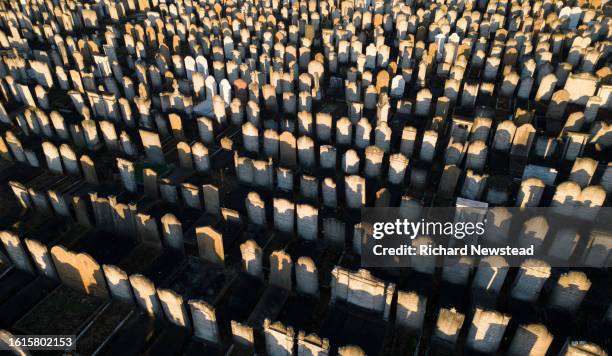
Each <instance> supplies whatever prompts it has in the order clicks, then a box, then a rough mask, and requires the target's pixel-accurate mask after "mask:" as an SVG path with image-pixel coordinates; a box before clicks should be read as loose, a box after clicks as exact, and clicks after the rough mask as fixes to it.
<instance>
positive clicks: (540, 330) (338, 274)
mask: <svg viewBox="0 0 612 356" xmlns="http://www.w3.org/2000/svg"><path fill="white" fill-rule="evenodd" d="M249 243H252V242H249ZM247 244H248V243H247ZM277 252H278V251H276V252H274V253H272V255H271V261H272V260H273V259H272V258H273V257H276V254H277ZM271 263H272V262H271ZM271 267H272V265H271ZM272 271H273V270H271V273H272ZM296 273H297V272H296ZM484 273H489V271H487V272H484ZM534 273H535V274H536V275H537V277H544V278H543V280H544V281H545V280H546V277H547V276H548V275H549V274H550V267H548V268H547V267H545V266H543V265H540V264H538V263H535V262H534V263H533V266H532V265H529V266H527V265H524V266H523V267H521V270H520V272H519V276H518V277H517V280H516V282H515V284H514V288H513V291H512V294H513V296H514V297H515V298H519V299H521V300H527V299H529V300H532V299H533V297H534V294H533V291H536V292H537V293H539V288H541V287H542V285H543V282H541V281H540V282H541V283H537V286H536V287H533V286H532V283H533V281H531V279H532V278H531V277H532V276H533V275H534ZM547 273H548V274H547ZM476 279H478V276H477V277H476ZM540 279H542V278H540ZM270 280H271V283H272V274H271V275H270ZM585 280H586V282H585ZM576 281H578V282H580V283H582V284H584V283H587V284H588V286H590V282H589V281H588V279H586V276H584V274H583V273H582V272H570V273H568V274H565V275H562V276H561V278H560V280H559V282H558V285H557V287H556V288H555V290H554V291H553V294H552V296H551V304H552V305H554V306H555V307H556V308H559V309H560V310H566V309H565V308H566V306H567V305H570V304H571V305H572V307H573V306H574V305H575V304H576V303H577V305H578V306H579V305H580V302H581V301H582V298H583V297H584V293H586V291H584V292H583V293H580V294H579V295H578V296H574V295H572V294H568V292H567V291H566V290H567V288H566V286H567V285H570V284H567V283H575V282H576ZM582 284H581V285H582ZM588 286H587V289H588ZM331 288H332V290H331V302H332V303H333V302H335V301H337V300H344V301H348V302H349V303H351V304H355V305H357V306H359V307H363V308H366V309H370V310H372V311H374V312H378V313H381V315H382V317H383V318H384V319H388V318H389V311H390V308H391V303H392V299H393V297H394V293H395V286H394V285H393V284H387V283H385V282H384V281H381V280H379V279H377V278H376V277H373V276H372V275H371V274H370V273H369V272H368V271H367V270H359V271H355V272H353V271H350V270H346V269H343V268H341V267H336V268H334V270H333V271H332V283H331ZM581 292H582V291H581ZM537 293H536V295H535V298H536V299H537ZM365 294H367V296H364V295H365ZM360 297H361V298H360ZM568 298H569V299H570V301H569V302H567V301H566V300H565V299H568ZM396 300H397V306H396V318H395V325H397V326H399V327H401V328H405V329H407V330H410V331H412V332H416V333H420V332H422V328H423V323H424V318H425V312H426V311H425V309H426V304H427V298H426V297H425V296H422V295H419V294H417V293H415V292H410V291H408V292H407V291H401V290H398V291H397V299H396ZM555 303H557V304H555ZM572 310H573V311H575V308H574V309H572ZM609 314H610V312H608V315H606V318H610V315H609ZM510 318H511V317H510V316H509V315H505V314H503V313H500V312H497V311H494V310H485V309H481V308H480V307H476V309H475V313H474V316H473V319H472V323H471V326H470V330H469V331H468V334H467V338H468V339H467V344H466V346H467V347H468V348H470V349H472V350H475V351H478V352H485V353H488V352H495V351H496V350H497V349H498V348H499V345H500V343H501V340H502V338H503V336H504V333H505V330H506V326H507V325H508V322H509V320H510ZM464 320H465V315H463V314H461V313H459V312H457V311H456V310H455V309H445V308H442V309H440V310H439V312H438V317H437V321H436V328H435V330H434V334H433V340H435V341H436V342H438V343H442V344H443V345H444V346H445V347H447V348H450V349H453V348H454V346H455V344H456V342H457V340H458V337H459V333H460V331H461V328H462V326H463V322H464ZM490 329H493V330H494V332H493V333H489V332H487V336H486V338H482V337H479V336H478V335H480V334H479V330H490ZM264 333H266V346H267V351H268V353H270V354H281V351H282V354H287V353H289V354H291V350H293V347H294V342H295V339H294V338H295V334H294V332H293V329H292V328H290V327H285V326H284V325H282V323H280V322H276V323H270V322H268V321H267V322H266V323H265V324H264ZM268 333H270V334H271V335H268ZM534 335H535V336H536V339H537V340H536V342H527V340H532V339H531V338H533V336H534ZM268 337H270V338H273V340H277V341H278V340H283V342H282V343H278V342H274V343H273V342H270V341H271V340H268ZM526 338H529V339H527V340H526ZM552 339H553V335H552V334H550V333H549V332H548V330H547V329H546V327H545V326H544V325H541V324H529V325H521V326H519V329H518V331H517V332H515V334H514V337H513V340H512V342H511V344H510V347H509V349H508V352H509V353H510V354H512V355H521V354H525V353H531V354H537V355H544V354H545V353H546V351H547V349H548V348H549V346H550V344H551V343H552ZM298 342H299V341H298ZM319 345H320V344H319ZM298 347H299V346H298ZM278 348H280V350H279V349H278ZM283 350H284V351H283Z"/></svg>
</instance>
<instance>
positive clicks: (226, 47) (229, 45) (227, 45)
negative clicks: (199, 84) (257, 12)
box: [141, 11, 594, 55]
mask: <svg viewBox="0 0 612 356" xmlns="http://www.w3.org/2000/svg"><path fill="white" fill-rule="evenodd" d="M591 12H592V11H591ZM591 12H589V13H590V14H591ZM593 16H594V15H593V14H591V15H590V16H589V18H592V17H593ZM386 18H387V19H389V20H390V21H393V20H394V19H395V17H391V16H386ZM572 18H575V15H574V17H572ZM476 20H478V19H476ZM387 22H388V21H387ZM572 22H575V21H572ZM179 24H180V25H179V26H181V25H182V24H181V23H180V22H179ZM385 25H387V24H385ZM290 30H296V28H295V27H293V28H290ZM141 32H142V34H143V36H144V31H141ZM179 33H180V34H183V39H184V34H185V32H184V31H181V32H179ZM349 33H351V32H350V31H349ZM434 33H435V31H434ZM147 34H148V32H147ZM265 34H266V33H264V36H263V37H264V38H263V39H262V40H264V42H266V39H269V42H271V37H272V36H271V34H270V33H267V34H269V35H268V36H267V38H265V37H266V36H265ZM259 35H260V36H261V33H259ZM190 36H191V34H190ZM289 38H290V39H292V38H295V34H294V35H293V36H292V35H290V36H289ZM223 44H224V50H226V52H228V51H230V50H231V48H232V47H233V43H232V42H230V41H225V40H224V43H223ZM222 54H223V50H221V55H222Z"/></svg>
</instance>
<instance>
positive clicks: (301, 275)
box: [1, 217, 612, 347]
mask: <svg viewBox="0 0 612 356" xmlns="http://www.w3.org/2000/svg"><path fill="white" fill-rule="evenodd" d="M167 220H172V219H171V217H169V218H168V219H167ZM166 225H168V224H166ZM197 234H198V245H199V247H200V253H201V254H202V250H204V253H205V254H206V255H207V257H206V259H208V260H215V259H216V261H212V262H216V263H219V262H221V261H220V260H219V256H223V252H222V251H219V250H218V248H219V247H221V248H222V241H221V238H220V235H219V234H218V233H217V232H215V231H214V229H212V228H210V227H203V228H199V229H198V231H197ZM1 236H2V241H3V244H4V245H5V248H6V250H7V252H8V253H9V256H10V258H11V260H12V261H13V263H15V265H17V267H18V268H20V269H23V270H26V271H30V272H32V271H33V270H34V268H37V269H39V271H40V273H43V274H45V275H47V276H48V277H50V278H57V274H58V272H59V271H60V270H61V271H62V272H60V273H59V274H60V279H61V280H62V281H63V282H64V283H66V284H68V285H71V286H73V287H76V288H77V289H80V290H84V291H85V292H86V293H89V294H93V295H98V296H104V294H105V293H107V291H106V289H105V288H101V287H100V286H101V285H103V282H104V280H103V277H102V276H100V275H99V274H96V273H95V272H96V270H97V271H99V270H100V269H99V266H98V265H97V264H96V263H95V261H93V260H92V259H91V257H89V256H87V255H85V254H74V253H71V252H69V251H67V250H65V249H63V248H61V247H59V246H57V247H54V248H52V249H51V255H49V251H48V250H47V248H46V246H44V245H42V244H40V243H38V242H37V241H35V240H26V242H25V244H26V247H27V249H28V251H29V253H30V254H31V256H32V260H30V259H29V258H28V256H27V254H26V253H25V250H24V247H23V245H22V243H21V241H20V240H19V238H18V237H16V236H15V235H13V234H11V233H8V232H5V233H3V234H2V235H1ZM214 248H216V249H217V250H213V249H214ZM211 251H214V252H213V253H212V254H211ZM241 253H242V256H243V263H244V267H245V270H246V272H247V273H249V274H252V275H254V276H257V277H260V278H261V277H263V275H262V271H263V270H262V267H261V248H259V247H258V246H257V244H256V243H255V242H254V241H248V242H246V243H244V244H243V245H242V246H241ZM211 256H216V257H211ZM202 257H204V256H202ZM31 261H34V264H35V267H32V262H31ZM51 261H53V262H54V263H53V264H51V263H50V262H51ZM75 261H76V262H75ZM485 262H486V261H485ZM489 262H491V263H490V265H489V266H487V265H486V263H483V264H482V265H480V266H479V268H478V271H477V273H476V276H475V279H474V286H475V288H480V289H483V290H487V291H488V292H491V291H490V289H495V288H497V292H499V288H500V287H501V284H503V279H504V278H505V274H506V273H502V274H503V277H501V278H497V277H496V278H494V279H495V280H497V282H494V283H492V281H490V278H487V276H489V277H490V276H491V275H498V274H499V273H498V272H499V271H500V270H501V271H502V272H507V268H501V269H500V268H497V267H498V266H497V265H498V264H499V263H500V261H489ZM54 265H55V266H56V268H55V269H54V268H53V266H54ZM58 266H61V267H58ZM75 266H78V267H76V268H75ZM96 266H97V267H96ZM492 266H497V267H492ZM291 267H292V263H291V258H290V257H289V256H288V255H287V254H286V253H285V252H283V251H275V252H273V253H272V254H271V256H270V275H269V282H270V283H271V284H274V285H278V286H280V287H283V288H288V289H290V288H291V273H292V271H291V269H292V268H291ZM487 268H488V269H487ZM492 269H495V270H496V273H490V271H489V270H492ZM103 270H104V272H105V273H106V279H107V281H108V287H109V289H110V293H111V295H112V296H113V297H115V298H119V299H123V300H125V298H126V296H129V295H132V294H130V293H132V292H128V291H129V290H130V289H128V286H129V285H128V284H127V283H128V282H127V281H128V278H127V276H126V275H125V273H122V271H120V270H118V269H117V268H116V267H113V266H103ZM85 271H87V273H86V272H85ZM89 271H91V272H89ZM445 271H446V272H447V273H445V275H447V277H446V278H447V280H449V281H451V282H453V281H457V278H456V277H458V275H459V274H461V273H460V272H458V271H457V269H454V268H453V269H452V271H451V269H445ZM481 271H482V273H481ZM468 273H469V272H468ZM62 274H63V275H62ZM479 275H480V277H478V276H479ZM548 276H550V267H549V266H547V265H546V264H544V263H541V262H539V261H530V262H529V263H525V264H523V266H522V267H521V270H520V272H519V275H518V277H517V279H516V281H515V283H514V286H513V289H512V295H513V297H515V298H518V299H520V300H534V298H535V299H537V298H538V294H539V291H540V289H541V288H542V286H543V284H544V283H545V281H546V279H547V278H548ZM85 277H89V278H90V279H88V280H84V279H83V278H85ZM332 277H333V278H332V301H335V300H337V299H340V300H347V301H351V303H354V304H356V305H359V306H362V307H368V308H372V307H374V308H375V309H374V311H378V312H381V313H382V314H383V317H384V318H388V316H389V310H390V303H391V300H392V295H393V293H394V289H395V287H394V286H393V285H392V284H386V283H384V282H383V281H380V280H377V279H376V278H375V277H372V276H371V275H370V274H369V273H368V272H367V271H366V270H360V271H358V272H351V271H348V270H344V269H342V268H340V267H336V268H335V269H334V271H333V272H332ZM349 279H350V280H351V283H350V284H349V283H348V280H349ZM129 281H130V282H131V287H132V288H133V289H132V290H133V291H134V292H133V293H134V294H133V295H134V297H135V298H136V299H137V301H138V302H139V303H140V305H141V306H143V307H145V309H147V310H149V311H150V312H151V313H153V314H158V315H160V314H161V313H166V314H168V317H169V319H170V320H171V321H174V322H178V321H184V322H185V323H184V324H181V326H188V325H189V324H188V317H186V312H185V308H184V306H182V303H181V299H180V296H178V295H176V294H175V293H173V292H171V291H167V290H157V292H156V291H155V287H154V286H152V283H150V281H148V280H146V278H144V277H142V276H132V277H130V278H129ZM296 281H297V286H296V288H297V291H298V292H301V293H305V294H311V295H316V294H317V293H318V277H317V270H316V265H315V264H314V262H313V261H312V260H311V259H309V258H307V257H303V258H300V259H298V265H297V266H296ZM360 281H361V283H359V282H360ZM500 281H501V282H500ZM366 282H367V283H366ZM478 283H480V285H479V284H478ZM135 284H136V285H137V286H136V285H135ZM349 285H350V286H351V287H350V288H349V287H348V286H349ZM359 285H363V286H364V287H365V286H368V290H369V293H370V296H371V297H373V298H374V297H375V298H376V299H372V300H370V299H367V298H366V299H363V298H364V297H363V296H362V294H361V290H362V288H361V287H356V286H359ZM373 285H374V286H376V287H374V288H375V289H372V286H373ZM490 286H493V287H492V288H489V287H490ZM589 287H590V281H589V280H588V278H586V275H584V273H582V272H575V271H572V272H569V273H567V274H564V275H562V276H561V277H560V279H559V280H558V282H557V284H556V287H555V288H554V290H553V293H552V294H551V297H550V300H549V302H550V305H552V306H553V307H555V308H558V309H560V310H564V311H570V312H575V311H576V310H577V309H578V308H579V306H580V303H581V302H582V299H583V298H584V295H585V294H586V292H587V291H588V289H589ZM352 288H356V290H357V291H359V293H357V292H353V291H352ZM370 289H371V290H370ZM493 292H494V293H495V291H493ZM155 293H157V298H158V299H155V298H154V297H155ZM351 293H357V294H355V295H352V294H351ZM400 294H401V293H400ZM357 296H361V298H357ZM404 297H405V298H404ZM138 298H143V299H144V300H143V301H141V300H139V299H138ZM376 300H378V301H376ZM403 302H406V304H408V305H404V303H403ZM193 303H196V304H197V302H193ZM193 303H192V302H190V303H189V305H190V306H191V308H192V317H194V318H196V316H195V315H194V314H193V313H195V312H194V309H195V310H198V311H199V312H200V313H204V312H203V311H202V310H200V309H198V308H197V306H201V305H200V304H197V306H194V305H192V304H193ZM398 303H400V304H399V308H398V314H397V323H398V324H401V325H405V326H407V327H409V328H413V327H415V325H416V326H418V325H419V324H422V319H421V316H420V315H419V314H420V313H414V314H413V313H408V315H407V316H405V315H403V314H402V313H401V311H402V310H404V309H403V308H405V309H409V310H414V306H412V305H410V304H411V303H412V304H414V303H417V306H418V305H420V306H424V305H425V303H424V302H423V300H421V299H420V298H418V297H417V298H416V300H415V296H414V295H412V294H410V295H403V294H401V298H399V297H398ZM179 306H180V307H179ZM416 310H419V307H417V309H416ZM179 311H180V312H179ZM208 312H209V313H208V314H206V315H207V317H205V318H204V319H205V320H204V321H206V322H207V323H210V321H211V320H214V318H212V319H211V317H208V316H210V315H211V314H210V310H208ZM213 313H214V312H213ZM422 313H423V314H422V315H424V310H423V311H422ZM494 313H496V312H494ZM608 314H609V315H608V316H607V317H608V318H609V317H610V316H612V314H611V312H608ZM213 315H214V314H213ZM198 316H201V314H199V315H198ZM404 318H405V319H406V320H404ZM196 320H198V321H202V320H200V319H194V328H197V326H195V323H196ZM419 320H421V321H419ZM415 323H416V324H415ZM199 326H201V325H199ZM460 327H461V325H459V328H460ZM205 329H206V330H204V331H201V335H199V336H200V337H203V338H204V339H207V338H206V337H205V336H203V335H210V334H211V333H212V334H215V335H216V332H215V331H214V330H217V329H216V328H212V329H210V328H205ZM209 329H210V330H209ZM197 332H198V331H197V329H196V335H197ZM445 335H447V336H448V333H445ZM501 335H503V330H502V331H501V334H500V335H499V337H500V338H501ZM207 340H208V339H207ZM211 341H215V340H211ZM455 341H456V340H455ZM475 347H476V346H475ZM487 347H492V346H491V345H489V346H487ZM495 347H496V346H495Z"/></svg>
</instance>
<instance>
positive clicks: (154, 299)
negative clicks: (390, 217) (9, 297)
mask: <svg viewBox="0 0 612 356" xmlns="http://www.w3.org/2000/svg"><path fill="white" fill-rule="evenodd" d="M0 238H1V240H2V243H3V245H4V247H5V249H6V250H7V253H8V255H9V258H10V259H11V261H12V262H13V263H14V264H15V266H16V267H17V268H19V269H21V270H24V271H27V272H29V273H41V274H43V275H45V276H47V277H49V278H52V279H55V280H59V281H61V282H62V283H63V284H65V285H67V286H68V287H70V288H73V289H76V290H78V291H81V292H83V293H84V294H87V295H92V296H96V297H102V298H112V299H115V300H118V301H121V302H124V303H128V304H134V305H137V306H139V307H140V308H142V309H144V310H145V311H146V312H147V313H148V314H150V315H151V316H153V317H156V318H164V319H167V320H168V321H170V322H171V323H174V324H176V325H178V326H181V327H185V328H188V329H192V330H193V332H194V336H195V337H197V338H200V339H202V340H205V341H207V342H211V343H214V344H219V343H221V338H220V336H219V328H218V324H217V316H216V311H215V309H214V307H213V306H211V305H210V304H208V303H206V302H205V301H202V300H190V301H188V302H187V303H184V301H183V298H182V297H181V296H180V295H178V294H177V293H176V292H174V291H172V290H170V289H161V288H156V287H155V285H154V284H153V282H151V280H149V279H148V278H146V277H145V276H143V275H140V274H134V275H131V276H128V275H127V274H126V273H125V272H124V271H123V270H121V269H120V268H118V267H116V266H113V265H102V266H100V265H99V264H98V263H97V262H96V261H95V260H94V259H93V258H91V256H89V255H87V254H85V253H75V252H72V251H69V250H67V249H65V248H64V247H62V246H59V245H58V246H54V247H52V248H51V249H50V250H49V249H48V248H47V246H45V245H44V244H41V243H40V242H38V241H36V240H32V239H26V240H25V242H22V241H21V240H20V239H19V238H18V237H17V236H16V235H14V234H12V233H10V232H6V231H5V232H2V233H1V234H0ZM303 261H305V265H304V267H303V268H302V270H303V274H304V278H305V282H304V283H303V284H305V285H306V286H307V289H306V290H305V291H304V292H305V293H313V291H312V284H313V283H314V287H315V291H316V288H318V283H317V280H316V278H317V277H316V276H317V271H316V268H315V269H314V270H313V268H312V266H313V265H314V263H313V262H312V261H311V260H310V259H308V258H304V259H303ZM313 276H314V278H315V280H314V282H313V280H312V278H313ZM270 279H271V280H270V281H271V283H275V282H276V280H275V279H274V277H272V276H271V278H270ZM298 280H301V279H298ZM387 299H389V300H390V298H387ZM186 306H188V308H187V307H186ZM268 326H269V323H268V322H266V323H265V324H264V333H265V334H267V333H268V332H269V331H270V330H269V329H268ZM231 327H232V333H233V334H234V339H235V341H237V342H241V343H245V342H246V343H247V344H250V345H248V346H252V344H253V342H254V336H253V332H254V331H253V328H252V327H250V326H247V325H243V324H241V323H238V322H236V321H232V323H231ZM266 337H267V335H266ZM316 339H318V337H317V336H316V335H309V336H308V337H307V338H305V340H304V342H305V345H304V347H316V345H317V344H319V345H320V346H321V342H319V343H316V342H315V341H314V340H316ZM318 340H320V339H318ZM325 343H326V344H327V345H328V342H325ZM311 344H312V345H311Z"/></svg>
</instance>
